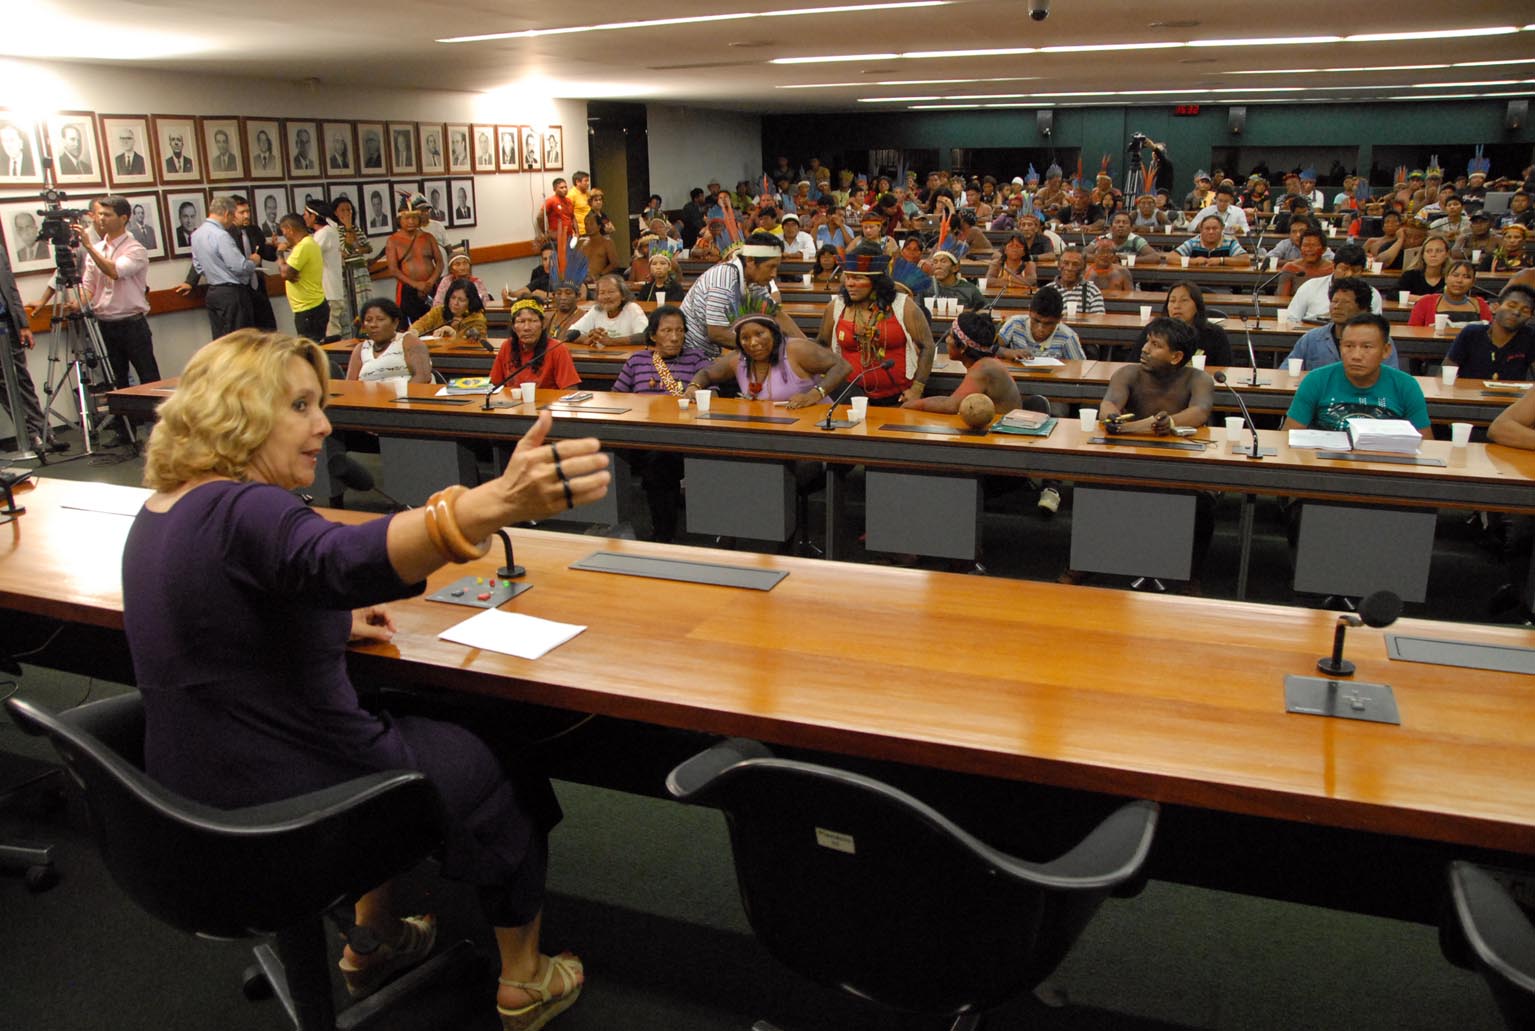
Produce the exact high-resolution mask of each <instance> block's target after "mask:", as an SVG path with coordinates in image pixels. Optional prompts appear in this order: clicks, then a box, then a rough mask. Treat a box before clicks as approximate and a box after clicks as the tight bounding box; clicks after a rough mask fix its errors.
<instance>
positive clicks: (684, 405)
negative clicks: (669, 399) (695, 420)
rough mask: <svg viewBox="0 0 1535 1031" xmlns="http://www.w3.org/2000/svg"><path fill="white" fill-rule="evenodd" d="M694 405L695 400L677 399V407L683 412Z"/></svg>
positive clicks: (688, 398)
mask: <svg viewBox="0 0 1535 1031" xmlns="http://www.w3.org/2000/svg"><path fill="white" fill-rule="evenodd" d="M692 403H693V399H692V398H691V397H679V398H677V407H678V409H680V410H681V411H684V412H685V411H687V410H688V407H689V406H690V405H692Z"/></svg>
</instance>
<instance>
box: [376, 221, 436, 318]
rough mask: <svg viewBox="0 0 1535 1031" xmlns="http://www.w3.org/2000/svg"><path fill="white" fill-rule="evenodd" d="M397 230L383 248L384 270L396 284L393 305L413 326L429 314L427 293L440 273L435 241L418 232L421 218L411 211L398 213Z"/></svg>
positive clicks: (429, 306)
mask: <svg viewBox="0 0 1535 1031" xmlns="http://www.w3.org/2000/svg"><path fill="white" fill-rule="evenodd" d="M399 218H400V228H399V230H398V231H396V232H395V233H393V234H391V235H390V237H389V239H388V241H386V242H385V244H384V266H385V268H387V269H388V270H389V274H390V275H391V276H393V277H394V278H395V280H396V282H397V284H398V285H397V286H396V288H395V301H396V303H398V304H399V306H400V310H401V311H403V312H404V313H405V317H406V318H408V319H409V320H410V321H412V322H414V321H416V320H417V319H419V318H420V317H421V316H423V315H425V314H426V313H427V312H428V311H429V310H431V307H432V306H431V304H430V303H428V297H429V296H430V291H431V289H432V287H433V286H434V285H436V283H437V280H438V279H439V278H440V276H441V273H442V255H441V253H440V252H439V251H438V249H437V241H436V240H433V239H432V238H431V237H430V236H428V235H427V234H426V233H424V232H422V231H421V215H420V214H419V213H418V212H417V211H415V210H414V209H412V208H404V209H402V210H401V211H400V215H399Z"/></svg>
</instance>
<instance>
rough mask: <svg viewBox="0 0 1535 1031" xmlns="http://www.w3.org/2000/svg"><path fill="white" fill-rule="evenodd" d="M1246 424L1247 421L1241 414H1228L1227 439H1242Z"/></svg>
mask: <svg viewBox="0 0 1535 1031" xmlns="http://www.w3.org/2000/svg"><path fill="white" fill-rule="evenodd" d="M1245 425H1246V422H1245V421H1244V420H1243V418H1242V417H1241V416H1240V415H1228V416H1226V439H1227V440H1238V439H1240V438H1241V436H1242V427H1243V426H1245Z"/></svg>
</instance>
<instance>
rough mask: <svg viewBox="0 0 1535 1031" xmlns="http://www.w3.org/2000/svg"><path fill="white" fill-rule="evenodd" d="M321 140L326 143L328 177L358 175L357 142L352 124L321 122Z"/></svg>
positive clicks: (326, 171)
mask: <svg viewBox="0 0 1535 1031" xmlns="http://www.w3.org/2000/svg"><path fill="white" fill-rule="evenodd" d="M320 139H322V140H324V141H325V150H324V153H325V174H326V176H327V177H331V178H334V177H336V176H346V175H356V174H357V141H356V140H355V139H354V138H353V136H352V123H351V122H321V123H320Z"/></svg>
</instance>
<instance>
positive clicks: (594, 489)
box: [460, 412, 612, 526]
mask: <svg viewBox="0 0 1535 1031" xmlns="http://www.w3.org/2000/svg"><path fill="white" fill-rule="evenodd" d="M553 425H554V418H553V416H551V415H550V414H549V413H548V412H544V413H542V414H541V415H540V416H539V417H538V420H537V421H536V422H535V423H533V426H532V428H531V429H529V430H528V432H527V433H526V434H525V435H524V436H523V438H522V440H520V441H518V442H517V449H516V450H515V451H513V452H512V460H511V461H510V462H508V463H507V464H506V470H505V471H504V472H502V474H501V476H500V478H499V479H498V480H497V486H498V487H499V493H500V496H501V501H502V504H503V505H504V507H505V512H504V516H503V518H502V519H501V520H500V521H498V522H497V523H496V525H497V526H502V525H505V524H507V523H519V522H523V521H524V520H528V519H543V518H546V517H548V516H551V515H555V514H557V513H559V512H564V511H566V510H568V509H571V508H575V507H576V506H577V505H585V504H587V503H589V502H592V501H596V500H598V499H599V498H601V497H602V496H603V495H605V494H606V493H607V492H608V482H609V481H610V480H611V479H612V474H611V473H610V472H608V456H607V455H604V454H602V452H601V450H600V449H601V446H602V445H601V444H600V443H599V442H598V440H597V438H596V437H583V438H581V439H579V440H562V441H559V442H557V443H554V444H545V443H544V438H545V437H546V436H548V434H549V429H550V427H552V426H553ZM460 507H462V503H460Z"/></svg>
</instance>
